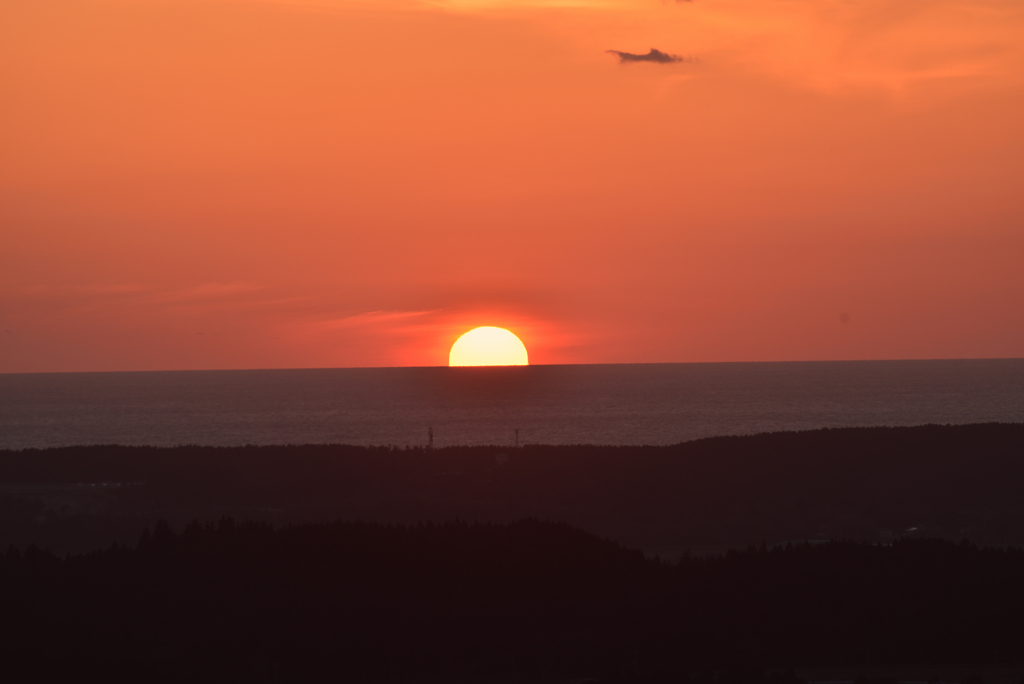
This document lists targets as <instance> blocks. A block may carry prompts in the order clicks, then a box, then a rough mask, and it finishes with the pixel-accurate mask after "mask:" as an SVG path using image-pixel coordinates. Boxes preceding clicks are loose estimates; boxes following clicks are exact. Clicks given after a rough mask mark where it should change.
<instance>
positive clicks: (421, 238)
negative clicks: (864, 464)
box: [0, 0, 1024, 372]
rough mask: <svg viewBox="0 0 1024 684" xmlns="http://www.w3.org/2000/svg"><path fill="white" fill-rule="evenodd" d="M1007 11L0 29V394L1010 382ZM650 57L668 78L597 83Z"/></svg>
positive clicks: (122, 19) (599, 13) (238, 3)
mask: <svg viewBox="0 0 1024 684" xmlns="http://www.w3.org/2000/svg"><path fill="white" fill-rule="evenodd" d="M1022 35H1024V4H1022V3H1021V2H1020V1H1019V0H947V1H944V0H927V1H920V0H901V1H900V2H892V0H862V1H858V2H850V1H849V0H768V1H766V0H693V1H692V2H675V1H674V0H664V1H662V0H593V1H591V0H566V1H564V2H545V1H543V0H532V1H531V0H526V1H524V0H507V1H505V0H452V1H446V0H434V1H427V0H423V1H417V0H394V1H391V0H383V1H379V2H369V1H367V2H358V1H354V0H352V1H350V0H319V1H310V2H300V1H298V0H295V1H280V2H272V1H256V0H78V1H70V2H69V1H64V0H48V1H47V2H45V3H44V2H39V1H38V0H4V2H3V3H0V372H21V371H78V370H143V369H154V370H155V369H183V368H196V369H198V368H254V367H324V366H379V365H383V366H393V365H443V364H445V363H446V362H447V354H448V349H449V347H450V346H451V344H452V342H453V341H454V340H455V339H456V337H458V335H459V334H460V333H462V332H465V330H467V329H469V328H472V327H475V326H477V325H496V326H502V327H507V328H509V329H511V330H513V331H514V332H516V333H517V334H519V335H520V337H521V338H522V339H523V341H524V342H525V343H526V346H527V347H528V349H529V353H530V360H531V362H532V363H603V362H649V361H746V360H803V359H808V360H810V359H875V358H950V357H1021V356H1024V125H1022V124H1021V112H1024V44H1022V41H1021V40H1020V37H1021V36H1022ZM650 48H657V49H658V50H661V51H662V52H665V53H668V54H675V55H679V56H682V57H685V58H689V59H687V60H685V61H679V62H675V63H667V64H658V63H649V62H635V63H621V64H620V63H619V59H618V58H617V57H616V56H615V55H614V54H609V53H607V52H606V50H619V51H625V52H631V53H636V54H643V53H646V52H647V51H648V50H649V49H650Z"/></svg>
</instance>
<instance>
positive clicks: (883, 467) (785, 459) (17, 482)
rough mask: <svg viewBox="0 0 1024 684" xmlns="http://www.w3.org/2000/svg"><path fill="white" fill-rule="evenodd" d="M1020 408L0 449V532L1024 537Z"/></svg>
mask: <svg viewBox="0 0 1024 684" xmlns="http://www.w3.org/2000/svg"><path fill="white" fill-rule="evenodd" d="M1022 491H1024V425H1021V424H983V425H958V426H950V425H925V426H919V427H900V428H886V427H875V428H844V429H832V430H829V429H825V430H815V431H809V432H789V433H774V434H763V435H751V436H743V437H716V438H711V439H702V440H697V441H693V442H686V443H683V444H678V445H674V446H667V447H643V446H634V447H602V446H592V445H579V446H544V445H529V446H525V447H522V448H518V449H510V448H504V447H496V446H475V447H449V448H444V449H433V450H431V449H426V448H411V449H405V448H402V449H396V448H389V447H354V446H345V445H305V446H264V447H255V446H252V447H233V448H214V447H201V446H182V447H175V448H154V447H129V446H103V445H99V446H82V447H67V448H59V449H46V450H23V451H0V548H3V547H5V546H6V545H7V544H10V543H14V544H17V545H20V546H25V545H27V544H29V543H36V544H39V545H41V546H46V547H48V548H51V549H55V550H58V551H84V550H88V549H90V548H99V547H103V546H107V545H109V544H110V543H111V542H112V541H119V542H121V543H130V542H134V540H135V539H136V538H137V537H138V534H139V532H140V531H141V529H142V528H143V527H145V526H152V525H153V523H154V521H155V520H157V519H160V518H163V519H166V520H169V521H172V522H173V523H174V524H177V525H179V526H180V525H184V524H185V523H187V522H189V521H190V520H193V519H202V520H217V519H219V518H220V517H222V516H225V515H230V516H234V517H236V518H238V519H253V520H265V521H268V522H273V523H275V524H278V525H281V524H289V523H296V524H297V523H308V522H318V521H331V520H337V519H357V518H358V519H364V520H375V521H380V522H392V523H404V524H415V523H416V522H418V521H425V520H435V521H443V520H449V519H456V518H459V519H465V520H489V521H495V522H510V521H512V520H516V519H519V518H523V517H537V518H542V519H550V520H560V521H565V522H569V523H571V524H573V525H576V526H579V527H582V528H584V529H586V530H588V531H591V532H595V533H598V534H600V535H603V536H608V537H611V538H614V539H616V540H618V541H621V542H623V543H625V544H629V545H632V546H641V547H647V548H650V547H674V548H676V549H678V550H683V549H687V548H695V547H712V548H725V547H735V546H745V545H747V544H760V543H761V542H766V543H769V544H773V543H779V542H784V541H787V540H800V539H817V540H825V539H835V540H839V539H854V540H860V541H888V540H890V539H891V538H892V537H899V536H901V535H903V536H906V535H910V536H927V537H942V538H946V539H950V540H954V541H959V540H961V539H964V538H966V539H969V540H971V541H973V542H976V543H981V544H1024V497H1022V496H1021V495H1020V493H1021V492H1022Z"/></svg>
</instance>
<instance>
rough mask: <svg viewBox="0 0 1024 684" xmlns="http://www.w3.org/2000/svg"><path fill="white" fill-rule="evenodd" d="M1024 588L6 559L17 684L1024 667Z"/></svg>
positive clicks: (395, 551) (768, 557)
mask: <svg viewBox="0 0 1024 684" xmlns="http://www.w3.org/2000/svg"><path fill="white" fill-rule="evenodd" d="M1022 577H1024V552H1022V551H1021V550H1020V549H979V548H977V547H975V546H973V545H970V544H966V543H961V544H953V543H951V542H943V541H935V540H902V541H898V542H896V543H895V544H893V545H892V546H879V545H865V544H855V543H829V544H821V545H810V544H803V545H795V546H785V547H778V548H775V549H772V550H768V549H766V548H763V547H762V548H760V549H748V550H744V551H730V552H729V553H727V554H725V555H719V556H709V557H684V558H682V559H681V560H680V561H679V562H678V563H667V562H662V561H659V560H653V559H648V558H645V557H644V556H643V554H641V553H640V552H639V551H635V550H630V549H626V548H623V547H621V546H619V545H618V544H616V543H614V542H611V541H607V540H604V539H600V538H598V537H596V536H593V535H590V534H587V533H584V532H582V531H580V530H577V529H573V528H571V527H569V526H567V525H564V524H552V523H540V522H536V521H520V522H516V523H514V524H510V525H492V524H478V525H467V524H462V523H448V524H444V525H433V524H428V525H419V526H415V527H396V526H382V525H378V524H365V523H334V524H320V525H310V526H299V527H289V528H284V529H275V528H273V527H272V526H270V525H269V524H265V523H244V524H236V523H233V522H231V521H221V522H220V523H219V524H209V525H200V524H192V525H190V526H188V527H187V528H186V529H184V531H182V532H180V533H176V532H174V531H173V530H172V529H170V528H169V527H168V526H167V525H166V524H160V525H158V526H157V527H156V529H155V530H154V531H153V532H152V533H149V532H146V533H145V534H144V535H143V536H142V538H141V540H140V541H139V543H138V545H137V548H133V549H129V548H125V547H115V548H111V549H108V550H105V551H98V552H92V553H89V554H85V555H78V556H70V557H67V558H64V559H59V558H57V557H55V556H52V555H50V554H48V553H46V552H42V551H39V550H37V549H35V548H30V549H28V550H27V551H25V552H24V553H19V552H17V551H14V550H12V551H9V552H8V553H7V554H6V555H5V556H3V557H0V600H2V605H3V606H4V610H3V613H2V615H0V625H2V633H0V657H2V659H3V663H4V675H5V677H7V678H8V679H9V680H11V681H29V680H32V679H36V680H39V681H61V680H64V681H70V680H81V679H85V678H89V679H92V678H95V677H96V676H102V678H103V679H104V680H105V681H129V680H131V681H146V682H154V681H168V682H171V681H175V682H176V681H206V680H209V681H214V680H216V681H248V682H263V681H281V682H296V681H327V680H331V681H359V680H377V679H383V680H395V679H397V680H429V679H432V680H437V681H452V680H475V681H493V680H500V679H504V678H517V679H521V680H527V679H542V678H578V677H594V678H601V679H608V680H612V679H616V678H625V679H627V680H630V679H631V680H641V681H675V682H679V683H680V684H685V683H687V682H691V684H713V682H714V680H713V679H711V680H710V681H708V678H707V676H706V675H701V676H697V675H698V674H699V673H701V672H704V671H706V670H709V669H712V668H716V669H717V668H736V667H742V668H747V669H746V670H734V671H733V673H732V674H731V675H729V676H728V677H726V676H723V677H720V678H719V684H769V683H768V682H766V681H765V679H764V678H763V676H761V677H760V678H758V675H757V674H756V673H757V672H758V668H761V667H769V668H786V667H790V666H805V665H818V666H827V665H850V666H859V665H864V666H868V665H880V664H899V665H908V664H910V665H912V664H927V665H935V664H942V663H981V664H987V663H991V662H993V661H1000V662H1004V663H1006V662H1010V663H1021V662H1024V583H1022V582H1021V578H1022ZM688 672H689V673H692V674H693V675H694V678H693V679H692V680H691V679H690V678H689V677H688V676H687V675H686V673H688ZM744 673H746V674H744ZM793 679H794V678H793V677H790V678H789V679H788V681H787V680H786V678H785V677H780V676H778V675H776V676H775V677H774V679H773V681H774V682H775V684H796V683H795V682H794V681H793Z"/></svg>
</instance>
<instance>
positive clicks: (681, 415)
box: [0, 359, 1024, 449]
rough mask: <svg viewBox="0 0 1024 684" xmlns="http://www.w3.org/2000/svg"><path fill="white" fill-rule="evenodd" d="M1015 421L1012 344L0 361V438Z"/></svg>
mask: <svg viewBox="0 0 1024 684" xmlns="http://www.w3.org/2000/svg"><path fill="white" fill-rule="evenodd" d="M988 421H1000V422H1024V359H1008V360H962V361H960V360H952V361H846V362H800V363H714V364H639V365H578V366H529V367H510V368H355V369H352V368H349V369H310V370H245V371H168V372H139V373H45V374H8V375H0V448H6V449H21V448H29V447H52V446H63V445H73V444H149V445H160V446H172V445H178V444H203V445H225V446H226V445H241V444H300V443H346V444H362V445H388V444H390V445H398V446H405V445H423V444H426V443H427V440H428V430H432V432H433V438H434V445H435V446H447V445H456V444H462V445H465V444H499V445H513V444H514V443H515V440H516V430H518V440H519V443H520V444H529V443H545V444H672V443H676V442H682V441H686V440H691V439H696V438H700V437H709V436H715V435H737V434H750V433H757V432H769V431H778V430H807V429H815V428H821V427H842V426H868V425H917V424H923V423H974V422H988Z"/></svg>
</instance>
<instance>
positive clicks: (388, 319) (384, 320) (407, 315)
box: [316, 311, 434, 329]
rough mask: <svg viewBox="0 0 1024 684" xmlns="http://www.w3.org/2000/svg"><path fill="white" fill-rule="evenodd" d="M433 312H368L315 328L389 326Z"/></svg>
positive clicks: (334, 320)
mask: <svg viewBox="0 0 1024 684" xmlns="http://www.w3.org/2000/svg"><path fill="white" fill-rule="evenodd" d="M431 313H434V312H433V311H368V312H366V313H361V314H355V315H353V316H346V317H344V318H334V319H331V320H327V321H320V322H318V323H316V327H319V328H328V329H338V328H359V327H363V326H368V325H389V324H396V323H404V322H406V321H408V320H410V319H415V318H419V317H421V316H426V315H428V314H431Z"/></svg>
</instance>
